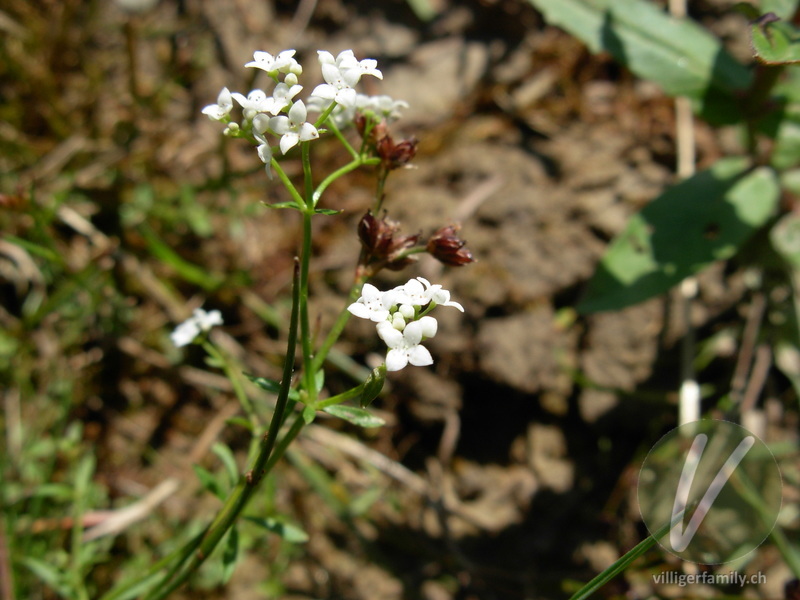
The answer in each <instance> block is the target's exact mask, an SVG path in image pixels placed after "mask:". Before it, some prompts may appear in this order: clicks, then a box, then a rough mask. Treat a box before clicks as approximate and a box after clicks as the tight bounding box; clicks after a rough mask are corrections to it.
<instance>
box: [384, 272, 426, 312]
mask: <svg viewBox="0 0 800 600" xmlns="http://www.w3.org/2000/svg"><path fill="white" fill-rule="evenodd" d="M422 282H425V283H426V284H427V285H426V286H424V287H423V285H422ZM430 285H431V284H430V283H428V281H427V280H426V279H423V278H422V277H417V278H416V279H409V280H408V282H406V283H405V284H403V285H399V286H397V287H396V288H394V289H393V290H390V291H389V292H387V294H392V295H393V299H394V300H395V303H397V304H411V305H412V306H425V305H426V304H427V303H428V302H430V301H431V299H430V297H428V295H427V294H426V292H425V291H426V289H427V288H429V287H430Z"/></svg>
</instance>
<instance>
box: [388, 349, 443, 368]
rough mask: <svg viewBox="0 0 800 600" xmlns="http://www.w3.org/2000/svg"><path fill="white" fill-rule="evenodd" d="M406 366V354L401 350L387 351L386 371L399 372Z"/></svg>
mask: <svg viewBox="0 0 800 600" xmlns="http://www.w3.org/2000/svg"><path fill="white" fill-rule="evenodd" d="M431 362H433V361H431ZM407 364H408V357H407V356H406V353H405V352H404V351H402V350H389V352H388V353H387V354H386V370H387V371H399V370H400V369H402V368H403V367H405V366H406V365H407ZM428 364H430V363H428Z"/></svg>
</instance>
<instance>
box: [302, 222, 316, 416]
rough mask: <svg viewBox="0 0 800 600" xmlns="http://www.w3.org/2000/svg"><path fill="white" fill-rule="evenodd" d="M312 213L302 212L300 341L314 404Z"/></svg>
mask: <svg viewBox="0 0 800 600" xmlns="http://www.w3.org/2000/svg"><path fill="white" fill-rule="evenodd" d="M312 214H313V213H312V212H310V211H308V210H306V211H304V212H303V250H302V254H301V256H300V340H301V343H302V348H303V381H304V383H305V385H304V388H305V390H306V393H307V394H308V400H309V402H314V401H315V400H316V396H317V388H316V385H315V383H314V375H315V373H316V372H317V370H316V369H314V368H313V363H312V358H313V350H312V348H311V325H310V321H309V318H308V271H309V264H310V262H311V216H312Z"/></svg>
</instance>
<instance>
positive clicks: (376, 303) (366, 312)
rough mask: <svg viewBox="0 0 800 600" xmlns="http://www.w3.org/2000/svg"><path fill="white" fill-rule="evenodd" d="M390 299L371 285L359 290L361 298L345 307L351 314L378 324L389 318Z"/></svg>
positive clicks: (366, 284) (368, 284)
mask: <svg viewBox="0 0 800 600" xmlns="http://www.w3.org/2000/svg"><path fill="white" fill-rule="evenodd" d="M391 307H392V304H391V299H390V298H389V297H388V296H386V294H385V293H384V292H381V291H380V290H379V289H378V288H376V287H375V286H374V285H372V284H371V283H365V284H364V287H362V288H361V297H360V298H359V299H358V300H357V301H356V302H353V303H352V304H351V305H350V306H348V307H347V310H349V311H350V313H351V314H353V315H355V316H357V317H360V318H362V319H369V320H370V321H374V322H375V323H378V322H380V321H385V320H386V319H388V318H389V309H390V308H391Z"/></svg>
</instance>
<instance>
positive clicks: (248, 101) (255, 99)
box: [231, 90, 275, 121]
mask: <svg viewBox="0 0 800 600" xmlns="http://www.w3.org/2000/svg"><path fill="white" fill-rule="evenodd" d="M231 95H232V96H233V97H234V98H235V99H236V101H237V102H238V103H239V105H240V106H241V107H242V112H243V113H244V118H245V119H247V120H248V121H249V120H252V118H253V117H255V116H256V114H258V113H262V112H267V111H271V110H272V106H273V104H274V103H275V100H274V99H273V98H272V97H271V96H267V94H265V93H264V91H263V90H252V91H251V92H250V93H249V94H247V98H245V97H244V96H243V95H242V94H239V93H238V92H234V93H233V94H231Z"/></svg>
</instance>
